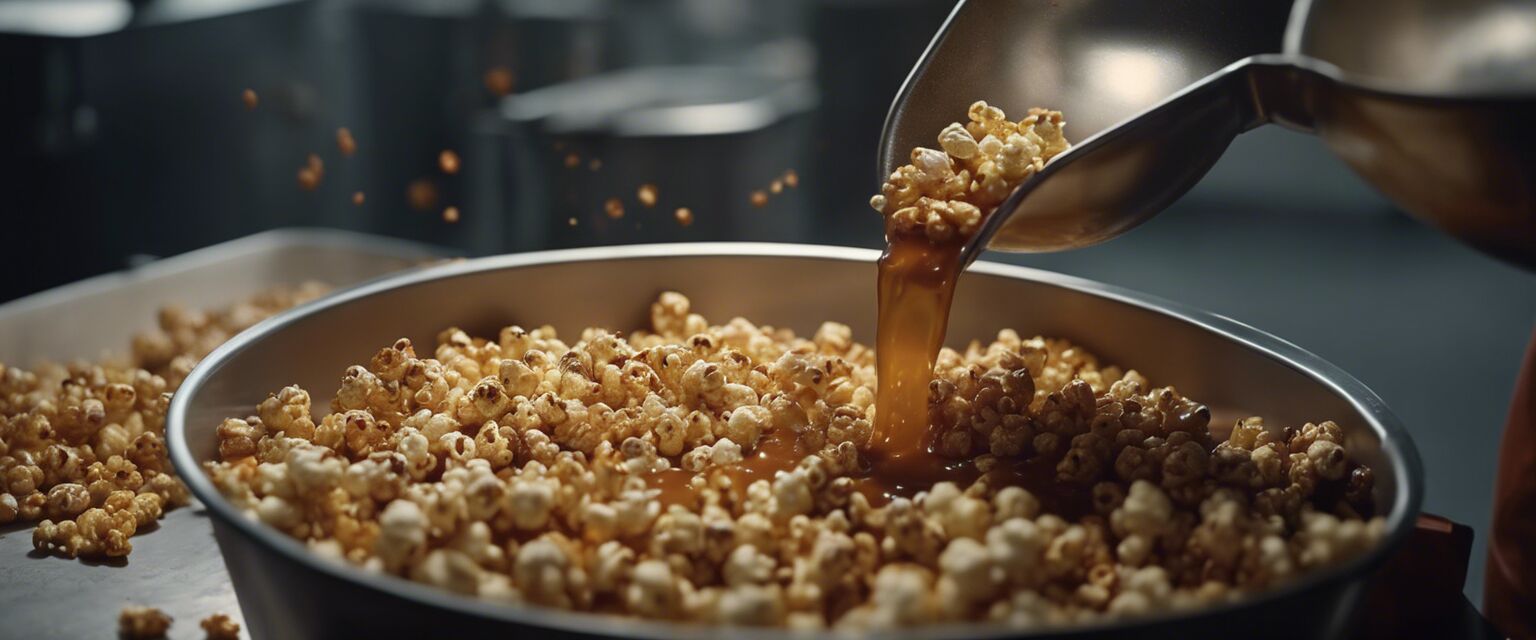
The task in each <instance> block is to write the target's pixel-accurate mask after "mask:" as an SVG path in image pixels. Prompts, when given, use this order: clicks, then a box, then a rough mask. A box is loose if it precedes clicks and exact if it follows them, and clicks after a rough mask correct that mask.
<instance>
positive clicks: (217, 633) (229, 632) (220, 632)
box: [197, 613, 240, 640]
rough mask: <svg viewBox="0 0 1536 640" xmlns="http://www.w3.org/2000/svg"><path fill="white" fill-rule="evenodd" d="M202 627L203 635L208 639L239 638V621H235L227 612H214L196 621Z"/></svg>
mask: <svg viewBox="0 0 1536 640" xmlns="http://www.w3.org/2000/svg"><path fill="white" fill-rule="evenodd" d="M197 625H198V626H200V627H202V628H203V637H205V638H207V639H208V640H239V638H240V623H238V622H235V621H234V619H232V618H230V617H229V616H228V615H227V614H223V613H215V614H213V615H210V616H208V617H206V618H203V619H202V621H200V622H198V623H197Z"/></svg>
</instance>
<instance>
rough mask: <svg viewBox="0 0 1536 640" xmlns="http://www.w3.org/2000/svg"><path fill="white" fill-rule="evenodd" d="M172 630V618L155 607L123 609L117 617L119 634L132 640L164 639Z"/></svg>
mask: <svg viewBox="0 0 1536 640" xmlns="http://www.w3.org/2000/svg"><path fill="white" fill-rule="evenodd" d="M170 629H171V617H170V616H168V615H165V612H164V611H161V610H159V609H156V608H154V607H139V606H128V607H123V610H122V612H121V613H118V615H117V633H118V635H119V636H122V637H124V638H129V639H131V640H138V639H141V638H142V639H148V638H164V637H165V633H166V632H167V631H170Z"/></svg>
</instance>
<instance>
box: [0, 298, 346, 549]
mask: <svg viewBox="0 0 1536 640" xmlns="http://www.w3.org/2000/svg"><path fill="white" fill-rule="evenodd" d="M323 291H324V287H322V286H320V285H315V284H306V285H303V286H300V287H294V288H287V287H284V288H278V289H274V290H272V291H268V292H263V293H261V294H258V295H256V296H254V297H252V298H251V299H250V300H248V301H245V302H239V303H236V304H234V305H231V306H229V307H227V308H224V309H217V310H211V311H207V312H203V311H193V310H188V309H184V308H180V307H175V306H168V307H165V308H163V309H162V310H161V312H160V314H159V315H158V318H157V319H158V322H159V326H158V328H157V329H155V330H153V331H149V332H145V333H141V334H139V335H138V336H136V337H135V338H134V339H133V340H132V342H131V344H130V345H129V354H128V356H127V357H126V358H121V359H110V358H109V359H107V360H104V361H102V362H100V363H75V364H71V365H69V366H58V365H44V366H41V367H39V368H38V369H37V370H35V371H27V370H24V369H19V368H15V367H7V366H5V365H4V364H0V523H9V522H13V521H16V520H22V521H37V520H42V519H43V518H47V520H46V521H45V522H43V523H39V526H38V529H37V530H36V531H34V532H33V542H34V546H35V547H36V548H37V549H38V550H42V551H48V552H53V553H58V554H60V555H65V556H69V557H75V556H82V555H83V556H91V557H101V556H106V555H124V554H126V553H128V552H129V551H130V550H131V549H132V545H131V544H129V543H128V538H129V537H131V536H132V535H133V534H134V532H136V531H137V530H138V529H139V528H141V527H147V525H148V524H149V523H150V522H151V521H153V520H155V519H157V518H159V517H160V515H161V514H162V512H163V511H165V510H168V509H172V508H175V507H178V506H181V505H184V504H186V503H187V501H188V499H189V498H188V495H187V489H186V487H185V486H183V485H182V484H181V481H180V480H178V479H177V478H176V477H175V476H174V475H173V474H172V473H171V465H170V462H169V460H168V459H167V456H166V446H165V440H164V436H163V433H164V431H163V430H164V425H165V412H166V410H167V409H168V408H169V400H170V398H169V393H170V392H171V391H174V390H175V388H176V387H177V386H178V385H179V384H180V383H181V380H182V379H183V378H185V376H186V374H187V372H189V371H190V370H191V368H192V366H193V365H194V364H196V362H197V360H198V359H199V358H201V357H203V356H204V355H206V354H207V353H208V352H210V351H212V350H213V349H214V348H215V347H217V346H218V345H219V344H220V343H222V342H223V341H224V340H225V339H227V338H228V337H229V336H231V335H234V334H235V333H237V332H239V331H241V330H243V329H245V328H246V327H249V326H250V325H252V324H255V323H256V322H258V321H260V320H261V319H262V318H264V317H266V316H268V315H271V314H272V313H276V312H278V311H281V310H282V309H285V308H287V307H289V306H292V305H293V304H297V303H300V302H303V301H306V300H308V299H311V298H314V297H316V296H318V295H320V294H321V293H322V292H323ZM264 435H265V430H264V426H263V425H262V424H261V421H260V420H259V419H257V418H255V417H251V418H250V419H248V420H232V421H228V422H227V424H226V425H224V426H221V427H220V428H219V437H220V447H221V449H222V450H224V452H225V453H226V454H228V456H230V457H232V458H233V457H240V456H254V455H256V454H257V453H258V451H257V448H256V443H257V441H258V440H260V439H261V438H262V436H264ZM136 494H137V495H136ZM109 511H110V512H111V513H108V512H109Z"/></svg>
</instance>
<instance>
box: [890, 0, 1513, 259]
mask: <svg viewBox="0 0 1536 640" xmlns="http://www.w3.org/2000/svg"><path fill="white" fill-rule="evenodd" d="M977 99H983V100H987V101H989V102H992V103H994V104H998V105H1001V106H1003V107H1005V108H1006V109H1010V110H1014V111H1017V110H1021V109H1023V108H1025V107H1030V106H1045V107H1050V108H1054V109H1061V110H1062V111H1064V112H1066V114H1067V121H1068V129H1067V135H1068V138H1069V139H1071V140H1072V141H1073V142H1074V144H1075V146H1074V148H1073V149H1072V150H1070V151H1068V152H1067V153H1064V154H1062V155H1061V156H1059V157H1058V158H1056V159H1055V160H1054V161H1053V162H1052V163H1051V164H1050V165H1048V166H1047V167H1046V168H1045V170H1044V171H1042V172H1041V173H1040V174H1039V175H1038V176H1036V177H1035V178H1033V179H1031V180H1029V181H1027V182H1026V183H1025V184H1024V185H1022V186H1020V187H1019V189H1017V190H1016V191H1015V192H1014V193H1013V195H1012V196H1011V197H1010V198H1009V199H1008V200H1007V201H1005V202H1004V203H1003V205H1002V206H1001V207H1000V208H999V214H998V215H994V216H992V217H991V219H990V220H989V221H988V223H987V225H986V227H985V228H984V229H983V230H982V232H981V233H979V234H978V235H977V237H976V238H975V239H974V240H973V241H972V246H971V247H969V248H968V251H967V254H968V259H970V260H974V259H975V257H976V255H978V254H979V253H980V252H981V250H982V249H983V248H991V249H998V250H1002V251H1056V250H1062V249H1071V248H1076V247H1083V246H1088V245H1092V244H1097V243H1099V242H1103V241H1105V240H1108V239H1110V238H1113V237H1115V236H1118V235H1119V234H1121V233H1124V232H1125V231H1127V230H1129V229H1130V228H1132V227H1134V226H1136V225H1137V224H1139V223H1141V222H1143V221H1145V220H1146V219H1147V218H1149V217H1151V216H1153V215H1155V214H1156V213H1157V212H1159V211H1161V210H1162V209H1163V208H1164V207H1166V206H1167V205H1168V204H1170V203H1172V202H1173V201H1174V200H1175V199H1177V198H1178V197H1179V196H1180V195H1182V194H1183V193H1184V192H1185V191H1187V190H1188V189H1189V188H1190V187H1191V186H1193V185H1194V183H1195V182H1197V181H1198V180H1199V179H1200V177H1201V176H1203V175H1205V172H1206V171H1207V170H1208V169H1209V168H1210V166H1211V165H1212V164H1214V163H1215V161H1216V159H1217V158H1219V157H1220V156H1221V154H1222V153H1223V152H1224V151H1225V149H1226V147H1227V145H1228V144H1229V143H1230V142H1231V140H1232V138H1233V137H1235V136H1236V135H1237V134H1239V133H1242V132H1244V131H1247V130H1249V129H1252V128H1254V127H1257V126H1260V125H1264V124H1270V123H1274V124H1281V125H1284V126H1288V127H1291V128H1294V129H1298V130H1301V131H1308V132H1315V133H1317V134H1318V135H1320V136H1321V137H1322V138H1323V140H1324V141H1325V142H1326V143H1327V144H1328V145H1329V147H1330V148H1332V149H1333V150H1334V152H1335V153H1337V154H1338V155H1339V156H1340V157H1342V158H1343V159H1344V160H1345V161H1346V162H1347V163H1349V164H1350V166H1352V167H1353V168H1354V169H1355V170H1356V171H1357V172H1359V173H1360V174H1361V175H1362V176H1363V177H1365V178H1366V179H1367V180H1368V181H1370V182H1371V183H1373V184H1374V185H1375V186H1377V187H1378V188H1380V189H1381V190H1382V191H1383V192H1385V193H1386V194H1387V195H1388V196H1389V197H1391V198H1393V199H1394V200H1395V201H1397V202H1398V203H1399V204H1400V205H1402V206H1403V207H1404V208H1406V209H1407V210H1408V211H1410V212H1412V213H1414V214H1415V215H1417V216H1419V217H1421V218H1423V219H1425V220H1427V221H1429V222H1430V223H1432V224H1434V225H1436V226H1438V227H1440V228H1442V229H1444V230H1445V231H1446V232H1448V233H1450V234H1452V235H1454V236H1457V237H1458V238H1461V239H1462V240H1464V241H1466V242H1468V243H1470V244H1472V245H1474V246H1476V247H1478V248H1480V249H1482V250H1484V251H1487V252H1488V253H1491V254H1493V255H1496V256H1499V257H1501V258H1504V259H1506V260H1510V261H1512V262H1515V263H1519V264H1522V265H1525V266H1527V267H1536V124H1533V123H1532V121H1531V118H1530V117H1529V116H1530V114H1532V113H1536V4H1533V3H1531V2H1529V1H1526V2H1518V1H1515V0H1478V1H1473V2H1459V3H1451V2H1436V1H1434V0H1398V1H1392V2H1388V1H1386V0H1381V1H1378V2H1341V1H1337V0H1332V1H1330V0H1320V1H1309V0H1301V1H1299V2H1297V3H1296V4H1295V6H1294V8H1293V7H1292V5H1291V3H1290V2H1282V1H1275V0H1265V1H1262V2H1249V3H1230V2H1222V1H1220V0H1169V1H1166V2H1158V3H1144V2H1134V1H1116V0H1103V1H1093V0H1088V1H1083V2H1069V1H1065V0H1029V1H1023V2H1020V1H1016V0H962V2H960V4H959V5H957V6H956V8H955V11H954V13H952V14H951V15H950V18H949V20H948V21H946V22H945V24H944V26H943V27H941V28H940V31H939V33H938V35H937V36H936V37H935V38H934V40H933V43H932V44H930V45H929V48H928V50H927V51H926V52H925V53H924V55H923V57H922V58H921V59H920V60H919V61H918V63H917V65H916V67H914V69H913V71H912V74H911V75H910V76H909V77H908V79H907V82H906V84H905V85H904V86H903V87H902V89H901V91H900V92H899V93H898V95H897V97H896V101H895V103H894V104H893V105H892V107H891V111H890V114H889V115H888V116H887V119H886V128H885V134H884V136H883V139H882V141H881V146H880V150H879V157H878V161H879V169H880V175H881V176H885V175H888V174H889V173H890V171H891V170H893V169H894V168H895V167H896V166H898V165H900V164H903V163H905V162H906V161H907V153H908V151H909V150H910V149H912V148H913V147H916V146H933V145H934V144H935V141H934V136H935V135H936V134H937V132H938V131H939V130H940V129H942V128H943V127H944V125H946V124H948V123H949V122H952V121H954V120H956V119H957V116H958V115H959V114H962V113H964V112H965V108H966V106H967V105H968V104H969V103H970V102H971V101H974V100H977ZM1047 178H1049V179H1047Z"/></svg>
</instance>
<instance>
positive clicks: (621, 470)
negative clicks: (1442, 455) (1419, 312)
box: [207, 293, 1383, 630]
mask: <svg viewBox="0 0 1536 640" xmlns="http://www.w3.org/2000/svg"><path fill="white" fill-rule="evenodd" d="M651 324H652V327H651V331H649V332H636V333H633V334H631V335H630V336H629V337H628V338H627V339H626V338H623V337H620V336H619V335H617V334H615V333H612V332H609V331H606V330H602V329H595V328H594V329H587V330H585V331H583V332H582V334H581V336H580V337H579V339H578V340H576V341H575V342H574V343H570V344H568V343H566V342H564V341H562V340H561V339H560V338H559V337H558V336H557V335H556V333H555V331H554V330H553V329H552V328H549V327H541V328H537V329H532V330H526V329H523V328H521V327H516V326H514V327H508V328H506V329H503V330H502V331H501V333H500V335H499V336H498V337H497V338H496V339H492V340H488V339H482V338H477V337H472V336H470V335H467V334H466V333H465V332H463V331H461V330H458V329H448V330H446V331H444V332H442V333H441V334H440V335H439V336H438V339H437V344H436V345H435V346H434V347H432V349H431V352H430V353H418V352H417V347H416V346H415V345H413V344H412V343H411V342H410V341H408V340H405V339H402V340H399V341H397V342H396V343H395V344H393V345H391V346H388V347H386V348H384V349H382V350H381V351H379V352H378V353H377V355H375V356H374V357H373V358H372V360H371V361H370V362H369V363H368V364H367V365H358V366H353V367H351V368H349V369H348V370H347V371H346V372H345V375H344V377H343V378H342V380H341V385H340V388H339V389H338V390H337V392H336V395H335V399H334V400H333V401H332V402H331V403H330V406H329V407H328V409H329V411H326V410H325V409H326V407H315V406H313V402H312V400H311V396H310V394H309V393H307V392H306V391H304V390H303V389H300V388H297V387H287V388H284V389H282V390H281V391H279V392H278V393H276V394H273V395H271V396H270V397H268V398H267V399H266V400H265V401H263V402H261V403H260V405H259V406H258V407H256V411H255V414H256V415H253V416H250V417H246V418H243V419H239V418H232V419H228V420H226V421H225V422H223V423H222V424H221V425H219V426H218V435H219V437H220V447H219V452H220V457H221V460H220V461H217V462H210V463H208V464H207V471H208V473H209V474H210V476H211V478H212V479H213V481H214V483H215V484H216V485H217V486H218V487H219V489H220V491H221V492H222V493H223V494H224V495H225V496H227V498H228V499H229V500H230V501H231V502H232V503H233V504H234V505H235V506H236V507H237V508H239V509H242V510H243V511H245V512H246V513H247V514H249V516H250V517H252V518H253V519H257V520H259V521H260V522H263V523H265V524H267V525H269V526H271V527H274V528H276V529H279V530H281V531H283V532H284V533H286V534H288V535H290V536H293V537H294V538H297V539H299V540H302V541H305V542H306V543H307V544H308V545H309V546H310V547H311V548H312V549H313V551H314V552H315V553H317V554H321V555H323V556H325V557H328V558H332V559H334V560H335V561H339V562H349V563H352V564H354V565H357V566H360V567H362V568H364V569H365V570H367V571H373V572H381V573H388V574H392V575H396V576H403V577H406V578H409V579H411V580H416V581H419V582H423V583H427V584H431V585H435V586H438V587H441V588H443V589H448V590H450V591H454V592H457V593H460V594H464V595H466V596H471V597H477V598H481V599H485V600H489V601H496V602H504V603H528V604H534V605H541V606H548V607H559V608H563V609H573V610H580V611H590V612H600V613H610V614H627V615H634V616H642V617H646V618H655V619H666V620H679V621H694V622H701V623H720V624H736V625H764V626H787V627H792V628H800V629H823V628H843V629H856V630H864V629H875V628H894V627H901V626H909V625H914V624H926V623H937V622H944V621H978V620H990V621H994V622H996V623H1001V624H1007V625H1014V626H1020V627H1030V626H1037V625H1052V624H1062V623H1072V622H1078V621H1084V620H1092V619H1096V618H1100V617H1102V616H1134V615H1138V614H1143V613H1148V612H1154V611H1164V610H1167V609H1169V608H1183V607H1198V606H1202V605H1205V604H1208V603H1214V602H1222V601H1228V600H1231V599H1234V598H1238V597H1240V596H1241V595H1242V594H1244V593H1247V592H1252V591H1256V590H1262V589H1265V588H1267V587H1269V586H1271V585H1274V584H1277V583H1280V582H1283V581H1286V580H1288V579H1291V578H1293V577H1294V576H1297V575H1299V574H1303V573H1306V572H1309V571H1314V570H1317V569H1318V568H1321V567H1325V566H1328V565H1331V564H1334V563H1338V562H1340V561H1343V560H1345V559H1347V558H1350V557H1351V556H1354V555H1356V554H1359V553H1361V552H1362V551H1364V550H1366V549H1368V548H1370V547H1371V546H1372V545H1373V544H1375V543H1376V541H1377V540H1378V539H1379V538H1380V537H1381V535H1382V533H1383V521H1382V520H1381V519H1380V518H1378V517H1372V514H1373V507H1372V504H1371V485H1372V478H1371V472H1370V470H1369V469H1367V468H1366V467H1363V466H1360V465H1357V464H1355V463H1353V462H1351V461H1350V460H1349V457H1348V456H1347V454H1346V452H1345V450H1344V448H1343V446H1342V443H1343V435H1342V433H1341V432H1340V429H1339V427H1338V426H1337V425H1334V424H1333V423H1331V422H1323V423H1321V424H1306V425H1303V426H1300V427H1296V428H1286V429H1283V430H1280V429H1272V428H1269V427H1267V426H1266V425H1264V424H1263V423H1262V422H1261V421H1260V420H1259V419H1258V418H1248V419H1245V420H1242V421H1240V422H1239V423H1238V424H1237V425H1236V426H1235V427H1234V428H1233V429H1232V432H1231V435H1230V436H1229V437H1227V438H1225V439H1218V438H1216V437H1215V436H1213V434H1212V433H1211V431H1210V430H1209V428H1208V424H1207V423H1208V421H1209V417H1210V415H1209V411H1208V410H1206V409H1205V408H1204V407H1202V406H1200V405H1198V404H1196V403H1194V402H1193V401H1191V400H1189V399H1187V398H1184V397H1182V396H1180V395H1179V394H1178V392H1177V391H1175V390H1174V389H1173V388H1172V387H1153V386H1152V385H1151V384H1150V383H1149V382H1148V381H1147V380H1146V379H1145V378H1143V377H1142V376H1141V375H1139V374H1138V373H1136V372H1135V371H1121V370H1120V369H1117V368H1114V367H1109V366H1100V365H1099V363H1098V362H1097V361H1096V360H1095V358H1094V357H1093V356H1092V355H1090V354H1088V353H1086V352H1084V351H1083V350H1081V349H1079V348H1077V347H1074V346H1073V345H1071V344H1069V343H1067V342H1064V341H1060V340H1052V339H1042V338H1032V339H1022V338H1021V337H1020V336H1018V335H1017V334H1015V333H1014V332H1012V331H1003V332H1001V333H1000V334H999V335H998V336H997V339H996V340H995V341H993V342H992V343H991V344H986V345H983V344H973V345H971V346H970V347H969V348H968V349H967V350H965V351H964V352H958V351H953V350H945V351H944V352H943V353H942V355H941V356H940V357H939V359H938V366H937V371H936V379H935V381H934V382H933V385H932V394H931V399H932V403H931V411H932V415H933V421H934V425H935V428H937V429H940V430H941V434H940V438H939V441H940V443H941V451H942V453H943V454H944V455H947V456H951V457H955V458H971V459H974V461H975V464H976V465H977V466H978V467H980V468H982V469H989V468H994V467H1001V466H1005V465H1008V464H1015V463H1018V462H1019V461H1021V460H1037V461H1043V462H1045V463H1047V464H1048V465H1054V471H1055V477H1054V478H1053V479H1050V481H1049V482H1048V483H1047V487H1046V488H1045V489H1042V488H1041V487H1035V490H1036V491H1039V492H1040V493H1041V494H1040V495H1036V493H1032V492H1031V490H1029V489H1026V488H1022V487H1018V486H1007V485H1006V484H999V483H995V482H994V480H993V478H995V477H996V476H995V475H982V476H981V479H980V480H978V481H976V482H974V483H968V484H967V485H966V486H961V485H958V484H956V483H951V482H942V483H938V484H935V485H934V486H932V487H931V488H929V489H928V490H926V491H922V492H919V493H917V494H916V495H914V496H912V497H910V498H906V497H897V498H894V499H891V500H889V501H888V502H887V501H885V500H880V499H877V500H875V501H872V500H871V498H870V497H868V496H866V494H865V493H862V492H860V491H859V490H858V488H859V482H860V477H861V476H862V474H864V473H865V472H866V470H867V465H868V461H867V460H865V459H863V453H862V452H861V450H860V447H861V445H862V444H863V443H864V442H865V441H866V440H867V439H868V438H869V435H870V431H871V419H872V418H873V416H874V399H875V392H874V390H875V368H874V364H875V361H874V354H873V352H872V350H871V349H870V348H868V347H866V346H864V345H861V344H858V343H856V342H854V341H853V339H852V335H851V331H850V329H849V328H848V327H847V326H844V325H840V324H835V323H827V324H824V325H822V326H821V328H820V329H819V330H818V331H817V332H816V333H815V335H814V336H813V337H812V338H811V339H808V340H807V339H804V338H800V337H796V336H795V335H794V334H793V333H792V332H790V331H788V330H785V329H780V328H774V327H769V326H757V325H753V324H752V323H750V322H748V321H746V320H744V319H740V318H737V319H734V320H731V321H730V322H728V323H726V324H724V325H714V326H711V325H710V324H709V323H708V322H707V321H706V320H705V319H704V318H703V317H701V316H699V315H698V314H695V313H691V312H690V305H689V302H688V300H687V299H686V298H685V297H683V296H682V295H680V294H677V293H667V294H663V295H662V296H661V297H660V299H659V300H658V301H657V302H656V303H655V304H654V305H653V306H652V308H651ZM785 438H789V439H793V440H794V441H795V443H796V448H797V450H800V451H805V452H809V454H808V455H805V456H804V458H803V459H799V460H784V461H783V464H782V466H781V470H780V471H778V472H777V473H776V474H774V475H772V476H771V477H761V478H758V479H755V480H752V481H751V482H750V483H748V484H747V486H737V485H736V481H737V479H738V478H744V477H745V478H751V476H750V475H743V474H742V473H741V471H742V468H743V466H744V465H746V464H748V463H751V462H757V461H756V460H754V459H753V458H754V456H755V455H756V454H757V453H758V450H759V447H761V446H765V445H766V444H767V443H768V442H770V441H782V440H783V439H785ZM1047 470H1048V471H1049V470H1050V469H1049V468H1047ZM678 473H683V474H688V475H687V477H688V478H690V480H689V483H690V484H689V486H688V489H689V498H688V499H677V498H676V496H675V495H672V494H670V493H663V491H662V490H661V489H660V488H659V485H661V484H662V483H661V482H659V480H660V478H662V477H663V476H664V475H667V474H678ZM1058 492H1060V493H1061V494H1063V495H1072V494H1077V495H1084V496H1087V497H1088V498H1087V499H1086V500H1085V503H1086V504H1085V505H1084V508H1083V510H1082V511H1081V512H1077V513H1069V512H1068V511H1062V512H1059V513H1058V512H1053V509H1052V507H1053V505H1055V504H1058V503H1060V502H1061V501H1060V500H1059V496H1057V495H1056V493H1058Z"/></svg>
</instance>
